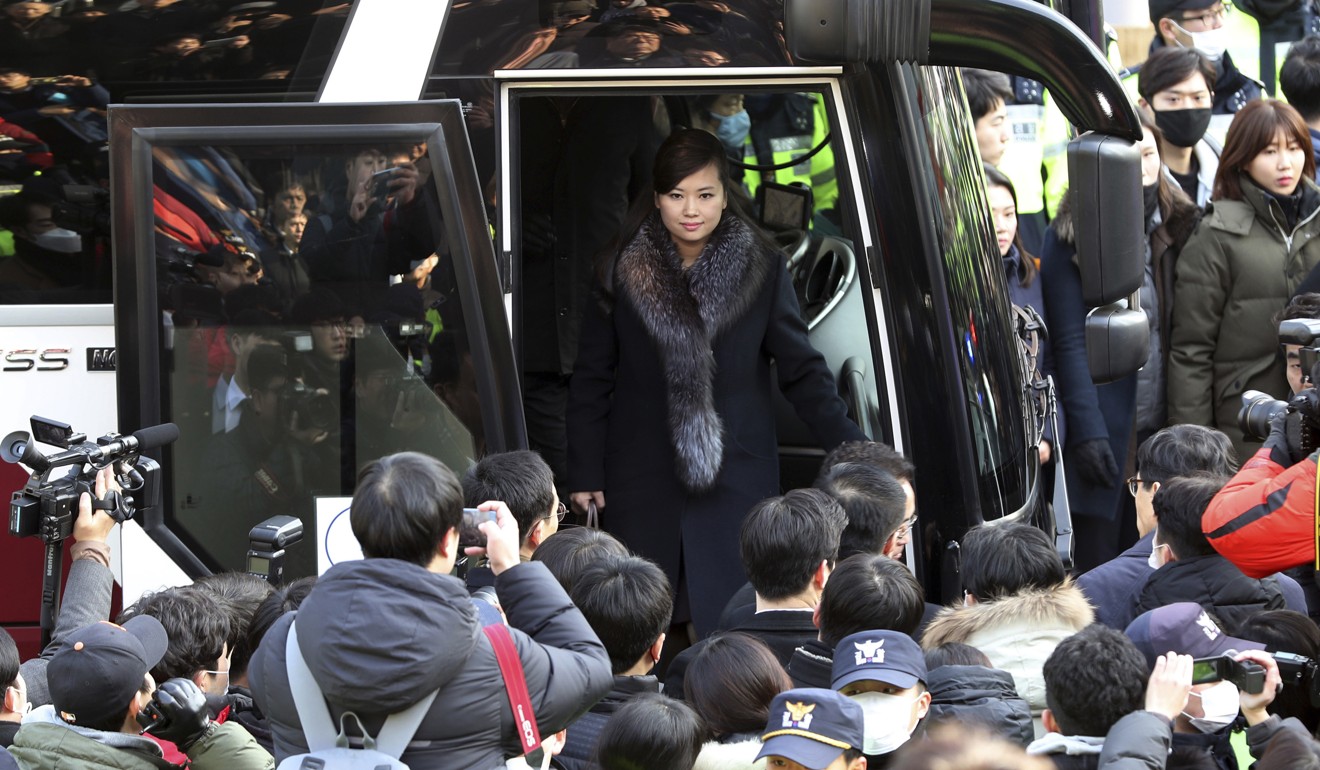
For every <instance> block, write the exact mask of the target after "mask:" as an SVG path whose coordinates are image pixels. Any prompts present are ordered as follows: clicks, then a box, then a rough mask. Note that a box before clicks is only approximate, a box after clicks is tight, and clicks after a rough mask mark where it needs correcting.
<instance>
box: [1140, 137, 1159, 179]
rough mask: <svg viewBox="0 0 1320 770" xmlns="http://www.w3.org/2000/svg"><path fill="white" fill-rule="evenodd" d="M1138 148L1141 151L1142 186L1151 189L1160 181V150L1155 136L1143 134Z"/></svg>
mask: <svg viewBox="0 0 1320 770" xmlns="http://www.w3.org/2000/svg"><path fill="white" fill-rule="evenodd" d="M1137 147H1138V148H1140V149H1141V186H1142V187H1150V186H1151V185H1153V184H1155V183H1156V182H1158V181H1159V180H1160V148H1159V145H1157V144H1156V143H1155V135H1154V134H1152V133H1151V132H1149V131H1146V132H1144V133H1142V135H1141V144H1139V145H1137Z"/></svg>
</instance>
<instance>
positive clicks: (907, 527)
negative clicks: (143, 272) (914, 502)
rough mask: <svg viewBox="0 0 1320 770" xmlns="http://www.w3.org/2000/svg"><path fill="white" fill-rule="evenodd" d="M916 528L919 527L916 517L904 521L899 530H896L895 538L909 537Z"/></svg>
mask: <svg viewBox="0 0 1320 770" xmlns="http://www.w3.org/2000/svg"><path fill="white" fill-rule="evenodd" d="M915 526H917V517H916V516H913V517H912V518H910V519H904V520H903V523H902V524H901V525H899V527H898V529H896V530H894V537H907V536H908V535H909V534H911V533H912V528H913V527H915Z"/></svg>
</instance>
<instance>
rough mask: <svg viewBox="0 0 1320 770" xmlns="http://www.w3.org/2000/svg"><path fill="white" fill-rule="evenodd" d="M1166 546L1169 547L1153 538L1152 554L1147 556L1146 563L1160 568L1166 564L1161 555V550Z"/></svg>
mask: <svg viewBox="0 0 1320 770" xmlns="http://www.w3.org/2000/svg"><path fill="white" fill-rule="evenodd" d="M1165 548H1168V546H1167V545H1165V544H1164V543H1157V542H1155V540H1154V539H1151V541H1150V556H1148V557H1146V564H1148V565H1150V568H1151V569H1159V568H1160V567H1163V566H1164V559H1163V558H1162V556H1161V551H1163V550H1164V549H1165Z"/></svg>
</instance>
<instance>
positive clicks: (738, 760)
mask: <svg viewBox="0 0 1320 770" xmlns="http://www.w3.org/2000/svg"><path fill="white" fill-rule="evenodd" d="M759 753H761V742H760V741H758V740H755V739H753V740H746V741H737V742H736V743H720V742H719V741H707V742H706V744H705V745H703V746H702V747H701V753H700V754H698V755H697V763H696V764H695V765H693V766H692V770H763V768H764V767H765V760H764V759H762V760H760V761H757V759H756V755H757V754H759Z"/></svg>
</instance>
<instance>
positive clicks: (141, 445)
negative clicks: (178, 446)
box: [98, 422, 179, 459]
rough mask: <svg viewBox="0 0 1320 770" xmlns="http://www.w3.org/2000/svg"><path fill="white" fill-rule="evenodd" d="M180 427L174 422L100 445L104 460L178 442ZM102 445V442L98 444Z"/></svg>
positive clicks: (143, 429) (154, 426)
mask: <svg viewBox="0 0 1320 770" xmlns="http://www.w3.org/2000/svg"><path fill="white" fill-rule="evenodd" d="M178 438H179V426H177V425H175V424H174V423H172V422H167V423H163V424H161V425H153V426H151V427H150V428H142V429H141V430H137V431H134V432H133V435H131V436H122V437H120V438H118V439H116V440H114V441H108V442H106V443H104V444H101V445H100V455H101V458H102V459H108V458H114V457H119V456H122V455H130V454H137V453H138V452H142V451H144V450H147V449H155V448H157V447H162V446H165V445H166V444H171V443H174V442H175V441H177V440H178ZM98 443H100V442H98Z"/></svg>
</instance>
